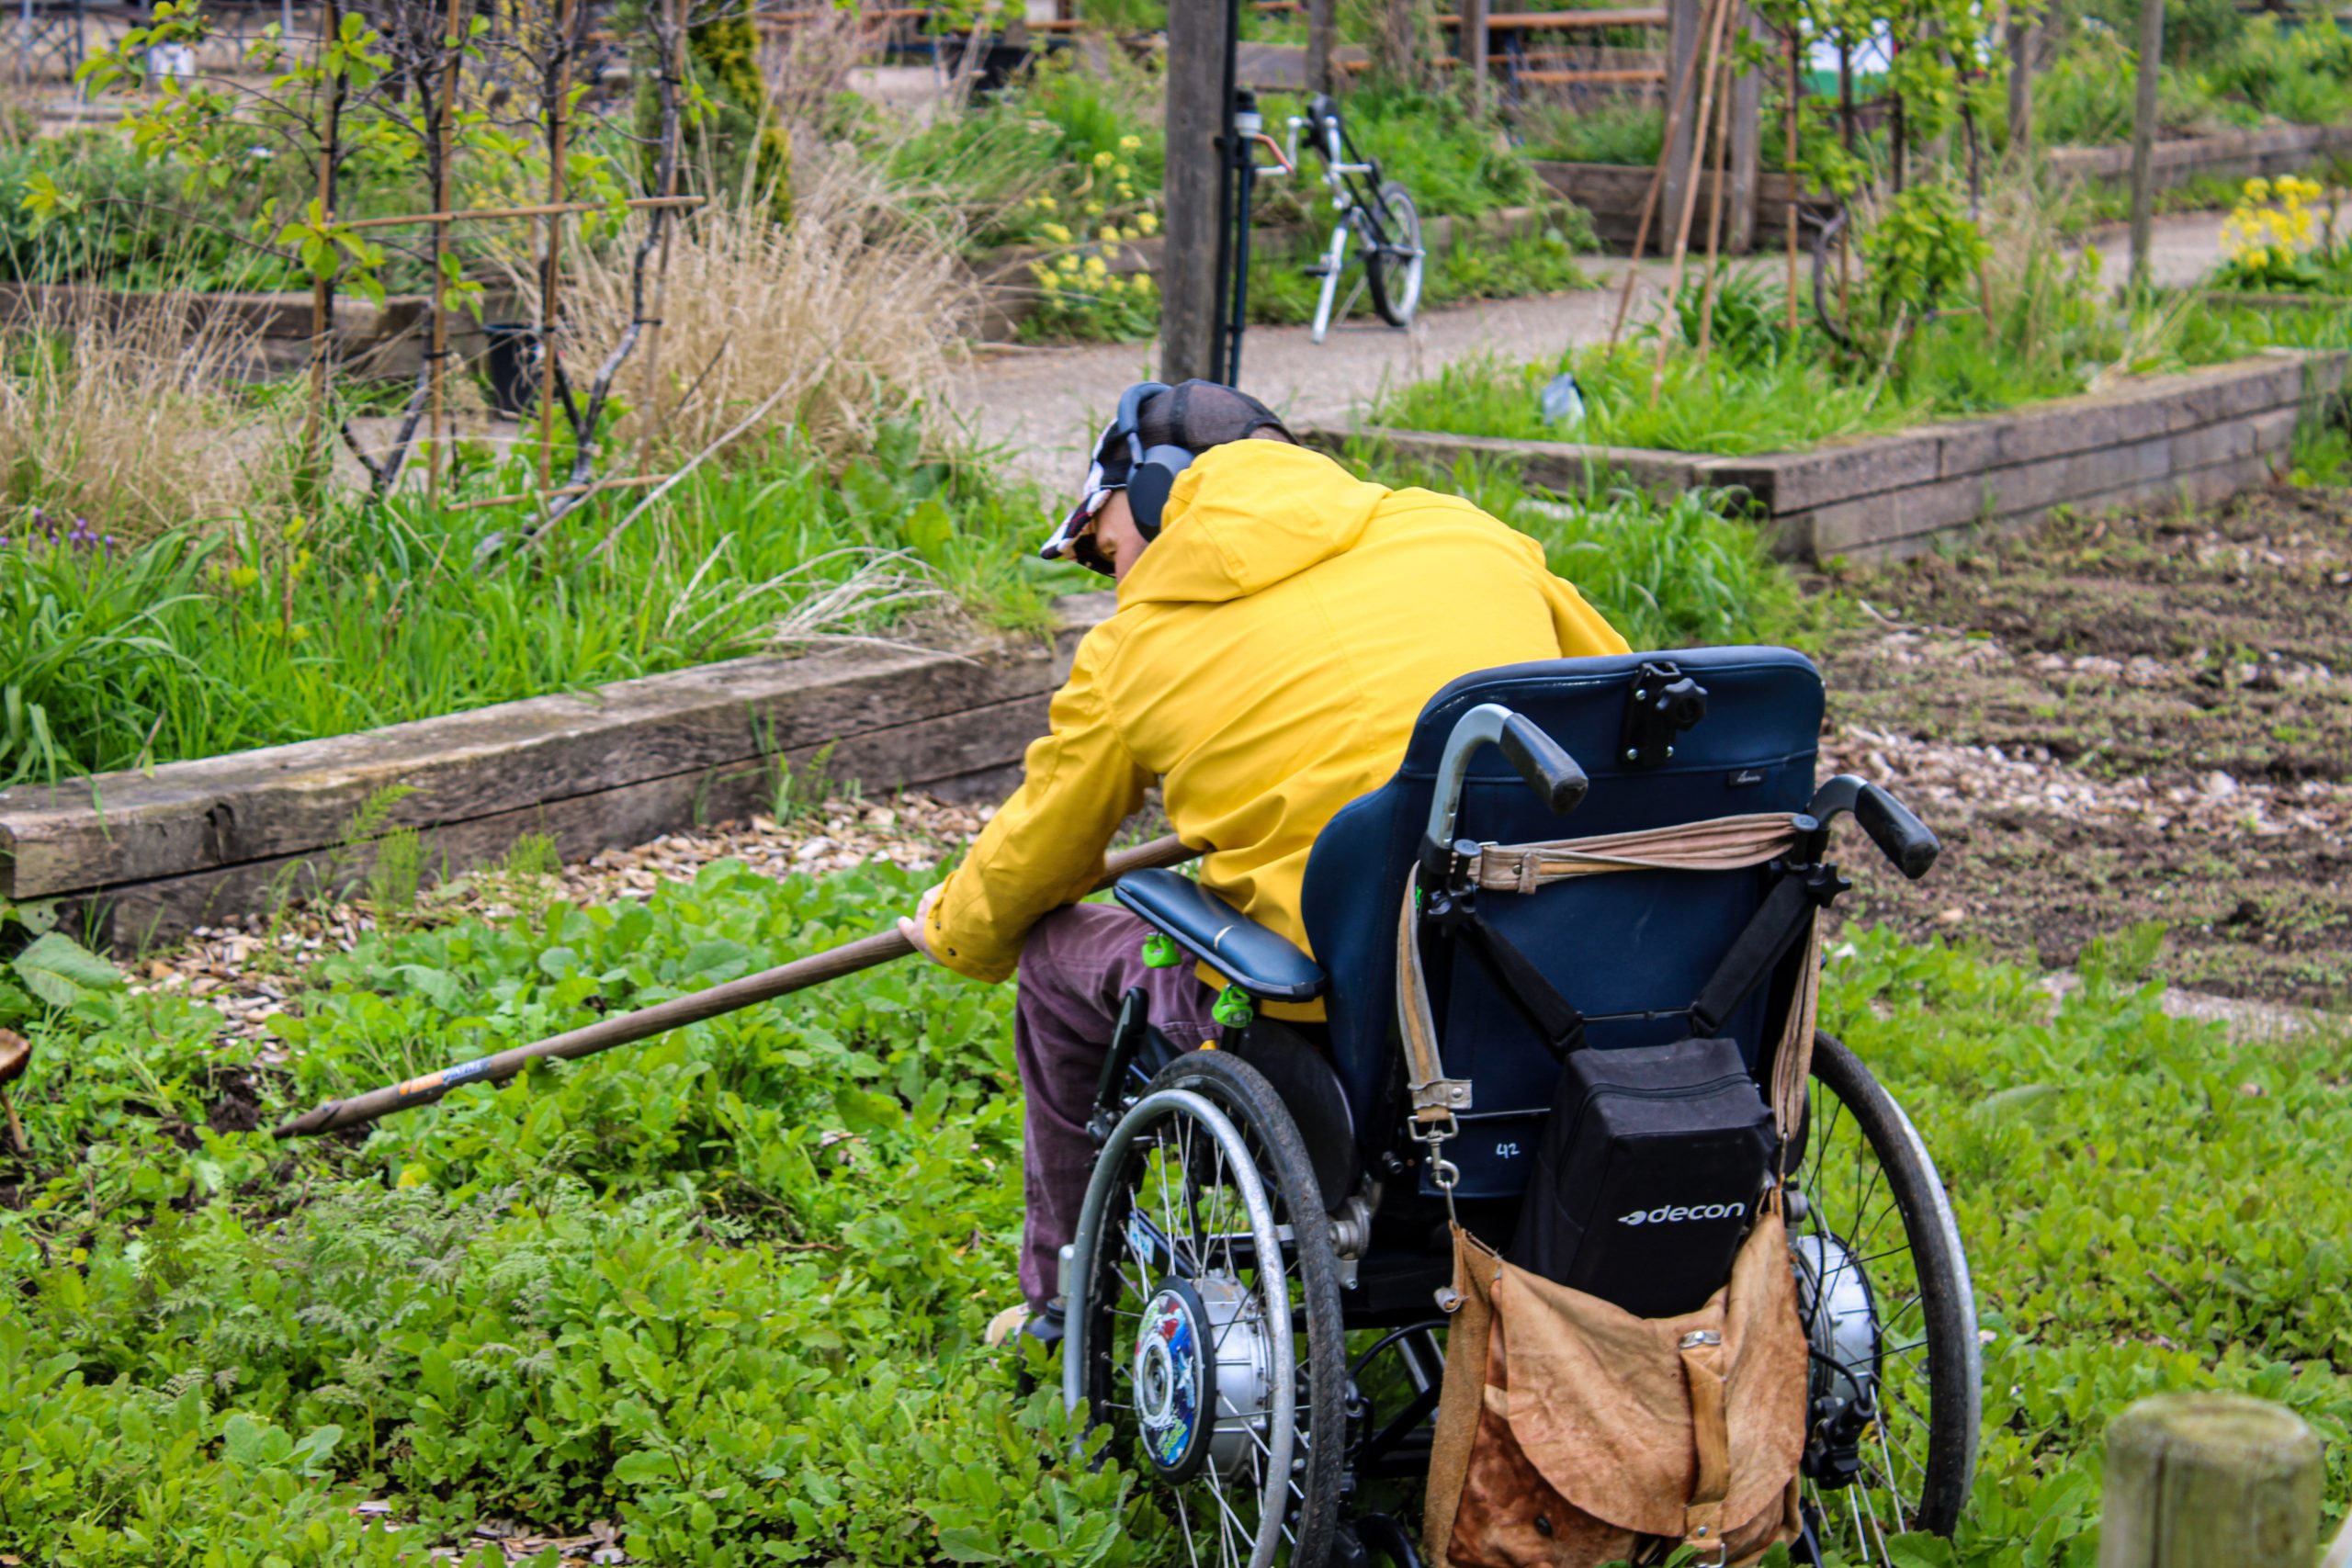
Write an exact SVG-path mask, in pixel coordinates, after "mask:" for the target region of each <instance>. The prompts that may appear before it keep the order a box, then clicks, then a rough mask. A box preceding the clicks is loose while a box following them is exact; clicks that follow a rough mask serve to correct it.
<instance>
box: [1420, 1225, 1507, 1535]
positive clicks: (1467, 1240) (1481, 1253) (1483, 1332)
mask: <svg viewBox="0 0 2352 1568" xmlns="http://www.w3.org/2000/svg"><path fill="white" fill-rule="evenodd" d="M1501 1266H1502V1265H1501V1261H1500V1259H1498V1258H1497V1257H1496V1256H1495V1255H1494V1254H1493V1253H1492V1252H1489V1251H1488V1250H1487V1248H1486V1247H1484V1246H1483V1245H1481V1244H1480V1242H1479V1241H1478V1239H1477V1238H1476V1236H1474V1235H1471V1234H1470V1233H1469V1232H1468V1231H1465V1230H1464V1229H1463V1228H1462V1227H1461V1226H1460V1225H1456V1226H1454V1227H1453V1296H1452V1298H1451V1304H1450V1305H1448V1306H1447V1308H1446V1310H1447V1311H1448V1312H1450V1313H1452V1314H1453V1321H1452V1322H1450V1323H1449V1324H1447V1325H1446V1331H1445V1382H1443V1383H1442V1384H1441V1385H1440V1389H1441V1392H1440V1393H1439V1394H1438V1401H1437V1417H1436V1420H1435V1422H1434V1424H1433V1426H1432V1427H1431V1430H1430V1479H1429V1486H1428V1488H1427V1490H1426V1491H1425V1492H1424V1493H1423V1499H1424V1500H1423V1503H1422V1506H1421V1542H1422V1546H1423V1548H1424V1549H1425V1550H1424V1552H1423V1558H1424V1561H1426V1562H1432V1563H1437V1564H1441V1565H1442V1564H1443V1563H1444V1562H1446V1561H1447V1559H1446V1555H1445V1553H1446V1549H1447V1547H1448V1546H1450V1545H1451V1544H1452V1543H1453V1516H1454V1514H1455V1512H1456V1511H1457V1510H1458V1509H1459V1508H1460V1507H1461V1506H1462V1487H1463V1483H1464V1482H1465V1481H1467V1480H1468V1479H1469V1476H1470V1448H1471V1444H1472V1442H1473V1440H1474V1439H1476V1437H1477V1436H1478V1413H1479V1412H1480V1411H1481V1410H1484V1409H1485V1408H1486V1406H1487V1341H1488V1339H1489V1338H1490V1337H1492V1334H1493V1330H1494V1322H1495V1309H1494V1304H1493V1303H1492V1301H1491V1300H1490V1299H1489V1297H1490V1295H1491V1293H1492V1292H1493V1290H1494V1280H1495V1275H1496V1272H1497V1271H1498V1269H1500V1268H1501Z"/></svg>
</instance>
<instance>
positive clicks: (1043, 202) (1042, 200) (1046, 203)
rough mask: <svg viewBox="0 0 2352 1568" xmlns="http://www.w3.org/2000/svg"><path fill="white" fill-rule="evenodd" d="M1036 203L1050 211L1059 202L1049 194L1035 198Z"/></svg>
mask: <svg viewBox="0 0 2352 1568" xmlns="http://www.w3.org/2000/svg"><path fill="white" fill-rule="evenodd" d="M1037 205H1038V206H1040V207H1042V208H1044V209H1046V211H1048V212H1051V211H1053V210H1054V209H1055V208H1056V207H1057V206H1058V205H1059V203H1057V202H1056V201H1055V200H1054V198H1053V197H1050V196H1041V197H1038V198H1037Z"/></svg>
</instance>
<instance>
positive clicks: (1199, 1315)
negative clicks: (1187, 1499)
mask: <svg viewBox="0 0 2352 1568" xmlns="http://www.w3.org/2000/svg"><path fill="white" fill-rule="evenodd" d="M1205 1318H1206V1314H1204V1312H1203V1311H1202V1309H1201V1298H1200V1296H1199V1294H1198V1293H1197V1292H1194V1291H1193V1287H1192V1286H1191V1285H1189V1284H1187V1283H1185V1282H1184V1281H1183V1280H1166V1281H1164V1282H1163V1283H1162V1284H1161V1285H1160V1287H1159V1290H1158V1291H1157V1292H1154V1293H1153V1295H1152V1297H1151V1300H1150V1301H1149V1302H1148V1303H1145V1306H1144V1309H1143V1323H1142V1325H1141V1326H1140V1327H1138V1328H1137V1329H1136V1354H1135V1382H1136V1423H1137V1425H1138V1426H1139V1427H1141V1428H1142V1435H1143V1446H1144V1451H1145V1452H1146V1453H1147V1454H1148V1455H1149V1456H1150V1459H1151V1462H1152V1463H1153V1464H1154V1465H1156V1466H1158V1467H1159V1469H1160V1470H1161V1471H1162V1472H1166V1473H1168V1474H1170V1476H1172V1477H1174V1478H1176V1479H1179V1480H1181V1479H1183V1478H1184V1477H1186V1476H1188V1475H1190V1474H1191V1473H1192V1472H1193V1471H1194V1470H1196V1469H1197V1468H1198V1467H1199V1463H1200V1460H1201V1458H1202V1456H1203V1455H1204V1454H1205V1453H1206V1452H1207V1449H1208V1445H1207V1444H1206V1442H1204V1440H1203V1439H1204V1438H1205V1437H1206V1436H1207V1434H1208V1429H1209V1427H1210V1425H1211V1423H1210V1421H1209V1418H1208V1416H1207V1412H1209V1411H1210V1410H1212V1409H1213V1408H1214V1407H1215V1404H1216V1386H1215V1384H1216V1367H1215V1361H1214V1359H1213V1358H1212V1357H1211V1355H1210V1353H1209V1351H1208V1348H1207V1346H1206V1343H1205V1341H1204V1337H1203V1332H1202V1325H1203V1324H1204V1321H1205Z"/></svg>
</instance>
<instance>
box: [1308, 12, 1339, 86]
mask: <svg viewBox="0 0 2352 1568" xmlns="http://www.w3.org/2000/svg"><path fill="white" fill-rule="evenodd" d="M1338 5H1339V0H1306V90H1307V91H1308V92H1310V93H1329V91H1330V90H1331V40H1332V35H1333V34H1334V33H1335V32H1337V31H1338V30H1339V23H1338V19H1337V17H1335V16H1334V11H1335V9H1336V7H1337V6H1338Z"/></svg>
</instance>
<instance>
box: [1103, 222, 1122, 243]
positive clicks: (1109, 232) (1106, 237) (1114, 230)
mask: <svg viewBox="0 0 2352 1568" xmlns="http://www.w3.org/2000/svg"><path fill="white" fill-rule="evenodd" d="M1125 238H1126V236H1125V235H1124V234H1122V233H1120V232H1119V226H1118V225H1117V224H1116V223H1105V224H1103V243H1104V244H1106V245H1115V244H1117V243H1119V242H1120V241H1121V240H1124V239H1125Z"/></svg>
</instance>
